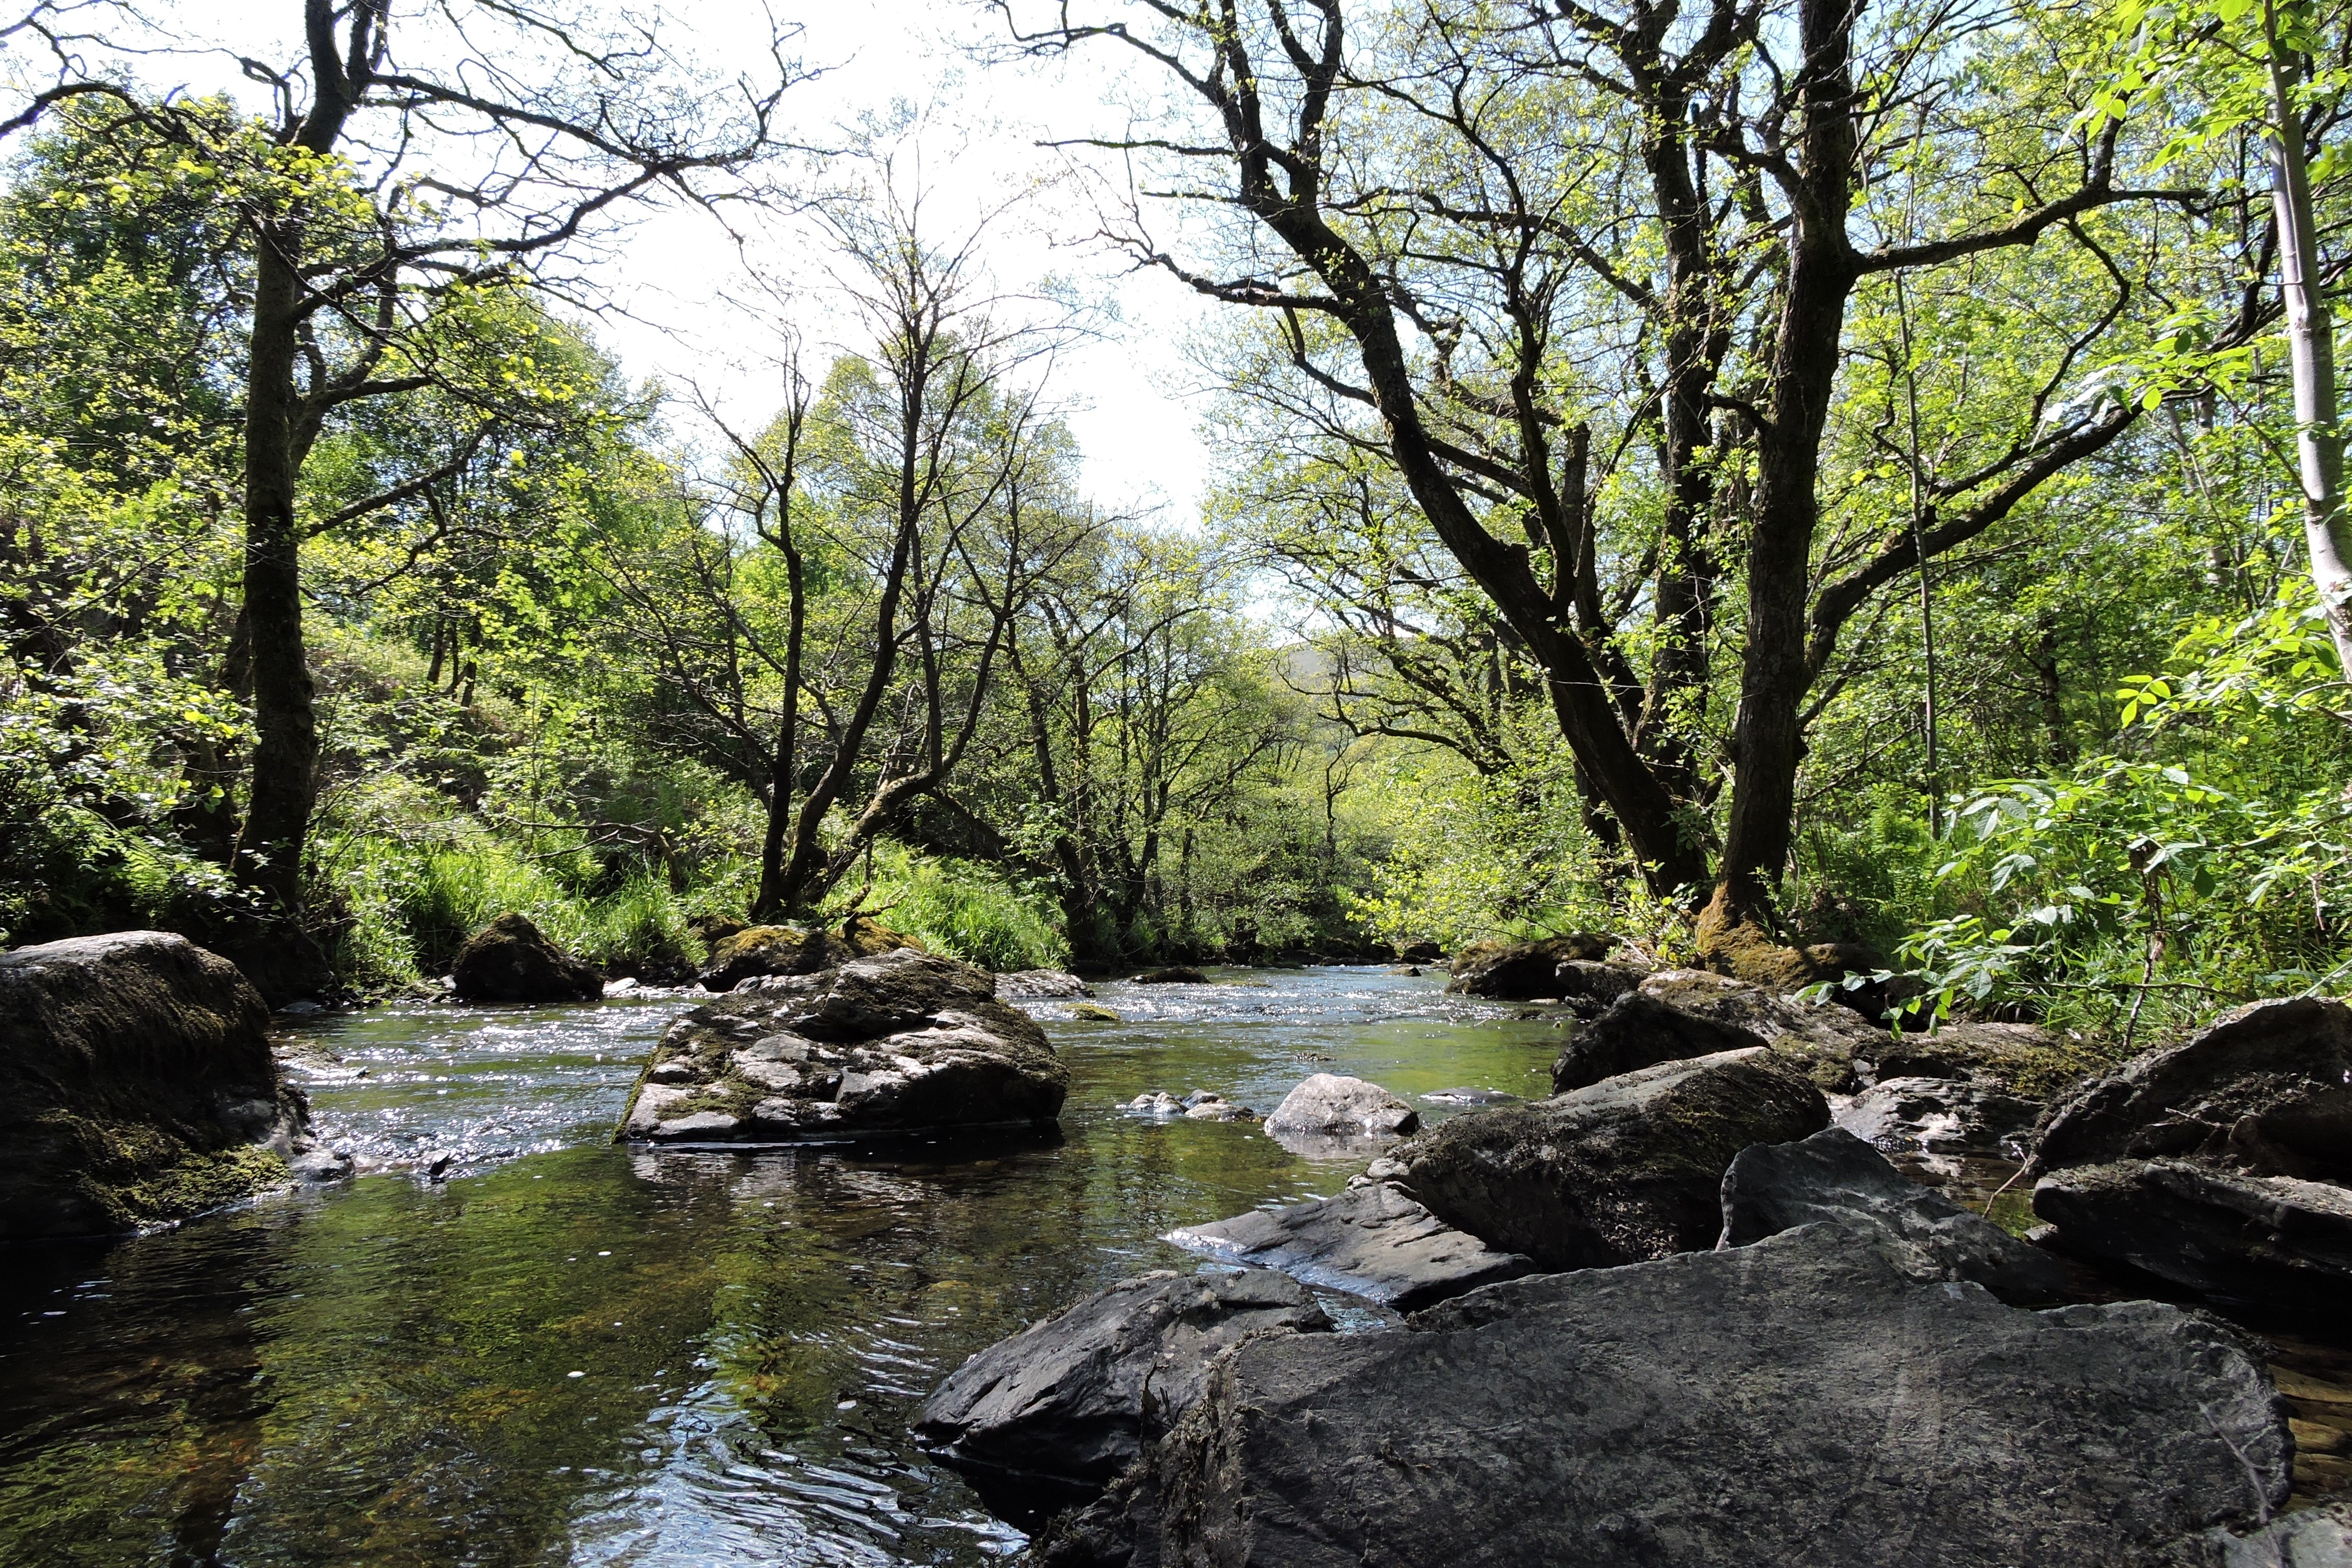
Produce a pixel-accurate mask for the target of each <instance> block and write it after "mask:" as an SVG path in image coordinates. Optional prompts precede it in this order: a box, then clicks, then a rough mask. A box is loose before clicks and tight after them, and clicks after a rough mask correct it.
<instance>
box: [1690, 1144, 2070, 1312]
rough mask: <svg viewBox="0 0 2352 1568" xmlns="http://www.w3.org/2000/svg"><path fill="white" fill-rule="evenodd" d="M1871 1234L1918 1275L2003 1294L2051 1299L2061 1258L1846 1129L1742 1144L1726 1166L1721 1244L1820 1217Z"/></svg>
mask: <svg viewBox="0 0 2352 1568" xmlns="http://www.w3.org/2000/svg"><path fill="white" fill-rule="evenodd" d="M1824 1221H1826V1222H1828V1223H1831V1224H1836V1225H1847V1226H1864V1227H1867V1228H1870V1229H1873V1230H1875V1231H1877V1232H1878V1233H1880V1234H1881V1235H1882V1236H1884V1237H1885V1238H1887V1241H1888V1243H1889V1244H1890V1248H1891V1250H1892V1252H1893V1254H1894V1255H1895V1257H1896V1258H1898V1260H1899V1261H1900V1262H1901V1263H1902V1265H1903V1267H1904V1268H1906V1271H1908V1272H1909V1273H1910V1274H1911V1275H1912V1276H1913V1277H1914V1278H1915V1279H1968V1280H1973V1281H1974V1282H1975V1283H1977V1284H1979V1285H1981V1286H1983V1287H1984V1288H1985V1289H1988V1290H1990V1291H1991V1292H1992V1293H1993V1294H1994V1295H1996V1296H1999V1297H2000V1298H2001V1299H2002V1300H2005V1301H2016V1302H2032V1301H2054V1300H2057V1299H2058V1298H2059V1296H2060V1295H2062V1294H2063V1292H2064V1289H2065V1285H2066V1278H2065V1271H2064V1270H2063V1269H2062V1268H2060V1267H2059V1265H2058V1261H2057V1259H2055V1258H2051V1257H2049V1256H2048V1255H2047V1254H2045V1253H2043V1252H2042V1251H2040V1250H2039V1249H2037V1248H2036V1247H2032V1246H2031V1245H2030V1244H2028V1243H2026V1242H2022V1241H2020V1240H2018V1239H2017V1238H2016V1237H2013V1236H2011V1235H2010V1234H2009V1233H2008V1232H2007V1231H2004V1230H2002V1229H2001V1228H2000V1226H1997V1225H1994V1224H1993V1223H1992V1222H1991V1221H1990V1220H1988V1219H1986V1218H1985V1217H1984V1216H1983V1215H1979V1214H1972V1213H1970V1212H1969V1210H1967V1209H1964V1208H1962V1207H1961V1206H1960V1205H1958V1204H1956V1203H1954V1202H1952V1200H1951V1199H1949V1198H1948V1197H1946V1196H1945V1195H1944V1194H1941V1193H1939V1192H1937V1191H1936V1190H1934V1189H1933V1188H1931V1187H1923V1186H1921V1185H1920V1184H1918V1183H1916V1182H1914V1181H1912V1180H1911V1179H1909V1178H1908V1177H1906V1176H1905V1175H1904V1174H1903V1173H1902V1172H1900V1171H1898V1170H1896V1169H1895V1167H1894V1166H1893V1165H1890V1164H1888V1163H1886V1158H1885V1155H1883V1154H1881V1153H1879V1152H1877V1151H1876V1150H1874V1149H1873V1148H1872V1147H1871V1146H1870V1145H1869V1144H1867V1143H1864V1142H1863V1141H1862V1140H1861V1139H1859V1138H1856V1137H1855V1136H1854V1135H1853V1133H1851V1132H1848V1131H1845V1130H1844V1129H1843V1128H1840V1127H1830V1128H1825V1129H1823V1130H1822V1131H1819V1132H1816V1133H1814V1134H1813V1135H1812V1136H1811V1137H1810V1138H1807V1139H1803V1140H1801V1142H1795V1143H1765V1144H1759V1145H1757V1146H1756V1147H1754V1148H1752V1149H1743V1150H1741V1151H1740V1152H1739V1154H1738V1158H1736V1159H1734V1160H1733V1161H1732V1162H1731V1168H1730V1169H1729V1170H1727V1171H1726V1172H1725V1173H1723V1239H1722V1240H1721V1241H1720V1242H1719V1243H1718V1244H1717V1245H1718V1246H1720V1247H1746V1246H1748V1244H1749V1243H1751V1242H1757V1241H1761V1240H1762V1239H1764V1237H1768V1236H1777V1235H1779V1234H1780V1232H1782V1231H1784V1230H1793V1229H1795V1228H1796V1227H1797V1226H1801V1225H1814V1224H1819V1223H1822V1222H1824Z"/></svg>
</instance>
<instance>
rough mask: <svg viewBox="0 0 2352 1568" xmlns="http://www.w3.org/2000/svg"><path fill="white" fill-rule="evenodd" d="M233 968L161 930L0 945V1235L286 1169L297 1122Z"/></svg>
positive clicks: (156, 1215)
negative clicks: (1, 949)
mask: <svg viewBox="0 0 2352 1568" xmlns="http://www.w3.org/2000/svg"><path fill="white" fill-rule="evenodd" d="M268 1021H269V1015H268V1008H267V1007H266V1006H265V1005H263V1003H262V1000H261V996H260V994H259V993H257V992H256V991H255V990H254V988H253V986H252V985H251V984H249V983H248V982H247V980H246V978H245V976H244V975H243V974H241V973H238V971H237V969H236V965H234V964H232V963H229V962H228V961H227V960H226V959H225V958H222V957H219V956H218V955H217V954H215V953H211V952H205V950H204V949H202V948H200V947H197V946H196V945H195V944H194V943H193V942H189V941H188V940H187V939H186V938H184V937H181V936H176V935H173V934H171V933H169V932H165V931H121V932H116V933H113V934H111V935H107V936H97V937H79V938H75V939H72V940H69V941H66V942H46V943H43V944H41V945H39V946H37V947H28V948H22V949H19V950H18V951H16V952H10V953H5V954H0V1105H5V1107H6V1110H5V1117H6V1119H7V1124H6V1126H5V1128H0V1240H31V1239H37V1238H46V1237H70V1236H105V1235H115V1234H120V1233H121V1232H125V1231H131V1230H137V1229H142V1228H145V1227H148V1226H157V1225H163V1224H169V1223H171V1222H173V1221H176V1220H180V1219H184V1218H187V1217H188V1216H190V1215H196V1214H201V1213H204V1212H205V1210H207V1209H214V1208H218V1207H220V1206H222V1205H226V1204H229V1203H234V1202H236V1201H237V1200H239V1199H241V1198H245V1197H247V1196H250V1195H251V1194H254V1193H256V1192H258V1191H261V1190H264V1189H266V1188H268V1187H270V1186H273V1185H276V1184H279V1183H282V1182H284V1181H285V1180H286V1174H287V1173H286V1164H285V1161H284V1159H283V1158H282V1152H283V1150H284V1149H285V1148H286V1147H287V1146H288V1145H289V1143H290V1141H291V1139H292V1136H293V1135H294V1133H296V1132H297V1131H299V1130H300V1129H301V1127H302V1124H303V1121H304V1120H305V1116H304V1106H303V1102H302V1098H301V1096H300V1094H299V1092H298V1091H296V1090H295V1089H292V1088H291V1087H290V1086H289V1085H288V1084H287V1083H286V1082H285V1081H284V1079H283V1078H282V1077H281V1075H280V1073H279V1070H278V1063H277V1060H276V1058H274V1056H273V1055H272V1054H271V1051H270V1047H269V1040H268Z"/></svg>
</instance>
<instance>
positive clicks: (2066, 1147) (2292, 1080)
mask: <svg viewBox="0 0 2352 1568" xmlns="http://www.w3.org/2000/svg"><path fill="white" fill-rule="evenodd" d="M2167 1158H2203V1159H2208V1160H2212V1161H2216V1162H2219V1163H2226V1164H2228V1165H2231V1166H2232V1167H2234V1168H2237V1169H2240V1170H2246V1171H2252V1172H2253V1173H2258V1174H2262V1175H2272V1176H2300V1177H2305V1178H2307V1179H2317V1180H2336V1181H2345V1180H2352V1007H2347V1006H2346V1005H2344V1004H2343V1003H2341V1002H2331V1001H2324V1000H2321V999H2318V998H2315V997H2303V998H2297V999H2295V1000H2293V1001H2285V1002H2257V1003H2254V1004H2252V1005H2250V1006H2245V1007H2241V1008H2238V1009H2236V1010H2235V1011H2233V1012H2230V1013H2225V1014H2223V1015H2222V1016H2221V1018H2220V1019H2219V1020H2218V1021H2216V1022H2215V1023H2214V1025H2213V1026H2211V1027H2210V1028H2208V1029H2206V1030H2205V1031H2204V1032H2202V1033H2201V1034H2200V1035H2198V1036H2196V1037H2194V1038H2192V1039H2190V1040H2189V1041H2187V1042H2185V1043H2183V1044H2181V1045H2178V1046H2173V1047H2168V1048H2166V1049H2161V1050H2155V1051H2149V1052H2147V1053H2146V1054H2145V1055H2142V1056H2138V1057H2135V1058H2132V1060H2130V1061H2128V1062H2126V1063H2125V1064H2124V1065H2123V1066H2122V1067H2120V1068H2116V1070H2114V1071H2113V1072H2110V1073H2107V1074H2105V1076H2103V1077H2101V1078H2098V1079H2093V1080H2092V1081H2090V1082H2088V1083H2086V1084H2084V1085H2082V1086H2081V1087H2080V1088H2078V1089H2075V1090H2074V1092H2072V1093H2070V1094H2068V1095H2067V1096H2065V1098H2063V1100H2059V1101H2058V1102H2057V1103H2056V1104H2054V1105H2053V1106H2052V1107H2051V1108H2050V1113H2049V1115H2048V1116H2047V1117H2045V1118H2044V1119H2043V1121H2042V1125H2041V1127H2040V1128H2039V1129H2038V1130H2037V1131H2036V1132H2035V1135H2034V1145H2033V1154H2032V1160H2031V1161H2030V1162H2029V1163H2028V1166H2027V1168H2028V1170H2029V1172H2031V1173H2033V1174H2036V1175H2039V1174H2041V1173H2043V1172H2047V1171H2058V1170H2063V1169H2065V1168H2066V1167H2068V1166H2070V1165H2096V1164H2105V1163H2108V1162H2110V1161H2116V1160H2156V1159H2167Z"/></svg>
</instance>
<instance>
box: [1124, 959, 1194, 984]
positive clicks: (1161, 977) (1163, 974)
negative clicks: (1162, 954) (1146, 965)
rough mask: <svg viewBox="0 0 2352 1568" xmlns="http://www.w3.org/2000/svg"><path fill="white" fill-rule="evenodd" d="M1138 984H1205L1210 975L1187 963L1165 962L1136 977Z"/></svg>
mask: <svg viewBox="0 0 2352 1568" xmlns="http://www.w3.org/2000/svg"><path fill="white" fill-rule="evenodd" d="M1134 981H1135V984H1138V985H1205V984H1208V983H1209V977H1208V976H1207V975H1205V974H1203V973H1201V972H1200V971H1199V970H1197V969H1194V968H1193V967H1192V965H1190V964H1185V963H1164V964H1161V965H1160V967H1159V968H1157V969H1147V970H1145V971H1144V972H1143V973H1140V974H1138V975H1136V976H1135V977H1134Z"/></svg>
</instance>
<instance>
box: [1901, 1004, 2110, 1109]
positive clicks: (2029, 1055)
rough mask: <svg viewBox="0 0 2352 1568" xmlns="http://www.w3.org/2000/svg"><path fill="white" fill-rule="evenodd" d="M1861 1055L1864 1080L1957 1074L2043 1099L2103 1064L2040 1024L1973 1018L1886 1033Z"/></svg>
mask: <svg viewBox="0 0 2352 1568" xmlns="http://www.w3.org/2000/svg"><path fill="white" fill-rule="evenodd" d="M1865 1055H1866V1057H1867V1059H1868V1078H1867V1081H1871V1082H1878V1083H1885V1082H1887V1081H1889V1080H1890V1079H1905V1078H1934V1079H1964V1080H1966V1081H1968V1082H1969V1083H1973V1084H1976V1085H1978V1086H1979V1088H1982V1089H1990V1090H1993V1091H1995V1092H1998V1093H2001V1094H2008V1095H2014V1096H2015V1097H2016V1098H2018V1099H2020V1100H2039V1101H2042V1102H2044V1103H2047V1102H2048V1101H2049V1100H2051V1099H2052V1098H2053V1096H2056V1095H2059V1094H2063V1092H2065V1091H2066V1090H2067V1089H2072V1088H2073V1087H2074V1085H2075V1084H2077V1083H2079V1082H2081V1081H2082V1080H2083V1079H2085V1078H2089V1077H2093V1076H2095V1074H2096V1073H2097V1072H2098V1071H2099V1070H2100V1069H2102V1068H2105V1066H2106V1065H2107V1064H2106V1063H2105V1062H2104V1061H2102V1060H2101V1059H2100V1058H2097V1057H2095V1056H2094V1055H2093V1054H2092V1053H2091V1052H2090V1051H2089V1050H2088V1049H2086V1048H2085V1047H2083V1046H2081V1045H2079V1044H2077V1043H2075V1042H2074V1041H2071V1040H2069V1039H2066V1038H2063V1037H2060V1036H2058V1035H2054V1034H2053V1033H2051V1032H2050V1031H2049V1030H2047V1029H2044V1028H2042V1027H2041V1026H2038V1025H2034V1024H1995V1023H1983V1022H1978V1021H1976V1020H1972V1019H1964V1020H1960V1021H1958V1022H1954V1023H1947V1024H1945V1025H1943V1026H1940V1027H1938V1028H1937V1030H1936V1031H1935V1032H1934V1033H1932V1034H1926V1033H1919V1032H1916V1031H1906V1033H1904V1034H1901V1035H1894V1036H1888V1037H1884V1038H1882V1039H1881V1040H1880V1041H1879V1042H1878V1044H1877V1045H1876V1047H1874V1049H1872V1050H1870V1051H1868V1052H1866V1053H1865ZM1855 1065H1856V1067H1857V1068H1861V1067H1862V1066H1863V1064H1862V1063H1860V1062H1857V1063H1856V1064H1855Z"/></svg>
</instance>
